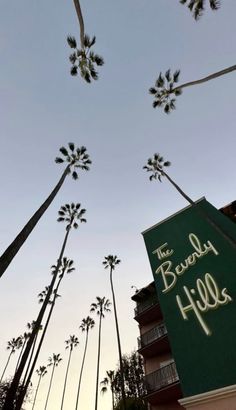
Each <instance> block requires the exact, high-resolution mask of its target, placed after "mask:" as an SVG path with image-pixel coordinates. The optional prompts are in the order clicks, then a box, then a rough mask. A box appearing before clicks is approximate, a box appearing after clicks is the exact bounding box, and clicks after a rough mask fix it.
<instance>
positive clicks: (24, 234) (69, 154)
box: [0, 142, 91, 277]
mask: <svg viewBox="0 0 236 410" xmlns="http://www.w3.org/2000/svg"><path fill="white" fill-rule="evenodd" d="M68 145H69V150H68V149H66V148H65V147H61V148H60V152H61V154H62V155H63V158H61V157H57V158H56V159H55V162H56V163H58V164H61V163H66V168H65V170H64V172H63V174H62V176H61V178H60V180H59V182H58V183H57V185H56V186H55V188H54V189H53V191H52V192H51V194H50V195H49V196H48V198H47V199H46V201H45V202H44V203H43V204H42V205H41V206H40V208H39V209H38V210H37V211H36V212H35V214H34V215H33V216H32V217H31V218H30V220H29V221H28V222H27V224H26V225H25V226H24V228H23V229H22V230H21V232H20V233H19V234H18V235H17V236H16V238H15V239H14V241H13V242H12V243H11V244H10V245H9V246H8V248H7V249H6V250H5V252H4V253H3V254H2V256H1V257H0V277H1V276H2V275H3V273H4V272H5V270H6V269H7V267H8V265H9V264H10V263H11V261H12V259H13V258H14V257H15V256H16V254H17V252H18V251H19V250H20V248H21V246H22V245H23V244H24V242H25V241H26V239H27V238H28V236H29V234H30V233H31V232H32V230H33V229H34V227H35V226H36V224H37V223H38V221H39V219H40V218H41V217H42V216H43V214H44V212H45V211H46V210H47V208H48V207H49V205H50V204H51V203H52V201H53V199H54V198H55V196H56V194H57V193H58V191H59V189H60V188H61V186H62V185H63V182H64V181H65V179H66V177H67V175H69V174H70V173H72V178H73V179H75V180H76V179H78V172H77V171H78V168H80V169H82V170H85V171H88V170H89V166H90V164H91V161H90V159H89V155H88V154H87V150H86V148H85V147H83V146H82V147H80V148H76V149H75V145H74V144H73V143H72V142H70V143H69V144H68Z"/></svg>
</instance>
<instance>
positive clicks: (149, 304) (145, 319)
mask: <svg viewBox="0 0 236 410" xmlns="http://www.w3.org/2000/svg"><path fill="white" fill-rule="evenodd" d="M132 300H133V301H135V302H136V307H135V316H134V319H135V320H136V321H137V322H138V324H139V330H140V336H139V338H138V352H139V353H140V354H141V355H142V356H143V359H144V368H145V374H146V376H145V381H144V382H145V386H146V389H147V396H146V399H147V401H148V403H149V405H150V410H177V409H181V408H183V407H182V406H180V405H179V403H178V399H180V398H182V391H181V387H180V382H179V377H178V374H177V370H176V366H175V362H174V359H173V356H172V353H171V348H170V344H169V339H168V334H167V330H166V326H165V323H164V322H163V316H162V312H161V308H160V304H159V302H158V297H157V294H156V289H155V284H154V282H152V283H150V284H149V285H148V286H146V287H145V288H142V289H140V290H139V291H137V292H136V293H135V295H133V296H132Z"/></svg>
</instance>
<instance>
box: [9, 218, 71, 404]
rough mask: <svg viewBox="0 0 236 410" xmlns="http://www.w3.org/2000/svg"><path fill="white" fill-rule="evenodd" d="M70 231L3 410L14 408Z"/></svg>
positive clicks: (68, 230) (22, 398)
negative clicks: (21, 379) (18, 389)
mask: <svg viewBox="0 0 236 410" xmlns="http://www.w3.org/2000/svg"><path fill="white" fill-rule="evenodd" d="M70 229H71V225H70V226H69V227H68V229H67V231H66V235H65V238H64V241H63V244H62V248H61V252H60V256H59V259H58V261H57V266H56V269H55V274H54V275H53V278H52V281H51V284H50V286H49V289H48V293H47V295H46V297H45V300H44V302H43V305H42V307H41V309H40V312H39V314H38V318H37V320H36V322H35V323H34V328H33V330H32V333H31V335H30V337H29V340H28V342H27V345H26V347H25V351H24V353H23V355H22V359H21V361H20V364H19V367H18V369H17V371H16V373H15V375H14V378H13V380H12V383H11V386H10V388H9V390H8V392H7V396H6V400H5V403H4V406H3V409H2V410H9V409H11V408H13V403H14V398H15V396H16V392H17V388H18V385H19V382H20V378H21V376H22V373H23V371H24V368H25V366H26V362H27V359H28V356H29V353H30V350H31V348H32V345H33V342H34V338H35V335H36V333H37V332H38V330H39V328H40V326H41V323H42V320H43V316H44V314H45V311H46V308H47V305H48V302H49V300H50V296H51V294H52V291H53V287H54V285H55V281H56V279H57V275H58V272H59V268H60V265H61V261H62V258H63V255H64V251H65V247H66V243H67V240H68V235H69V232H70ZM23 400H24V397H23V395H20V397H19V398H18V400H17V403H16V406H15V410H20V409H21V405H22V403H23Z"/></svg>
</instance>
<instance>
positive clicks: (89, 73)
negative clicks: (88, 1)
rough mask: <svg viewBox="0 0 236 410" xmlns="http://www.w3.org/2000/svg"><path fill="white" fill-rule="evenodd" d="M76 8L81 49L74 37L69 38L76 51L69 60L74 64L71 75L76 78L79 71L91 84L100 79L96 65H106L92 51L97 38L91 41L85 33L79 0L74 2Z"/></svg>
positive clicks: (68, 40)
mask: <svg viewBox="0 0 236 410" xmlns="http://www.w3.org/2000/svg"><path fill="white" fill-rule="evenodd" d="M74 6H75V10H76V13H77V17H78V20H79V26H80V48H78V47H77V42H76V39H75V38H74V37H71V36H68V37H67V42H68V45H69V46H70V47H71V48H72V49H74V52H72V54H71V55H70V58H69V59H70V62H71V63H72V67H71V70H70V73H71V75H72V76H76V75H77V74H78V71H79V72H80V75H81V77H82V78H83V79H84V80H85V81H86V82H87V83H91V80H97V79H98V73H97V71H96V69H95V65H97V66H102V65H103V64H104V60H103V58H102V57H101V56H99V55H98V54H95V53H94V52H93V51H92V50H91V47H92V46H93V45H94V44H95V42H96V37H95V36H93V37H92V39H90V37H89V36H88V35H87V34H85V33H84V19H83V14H82V11H81V6H80V2H79V0H74Z"/></svg>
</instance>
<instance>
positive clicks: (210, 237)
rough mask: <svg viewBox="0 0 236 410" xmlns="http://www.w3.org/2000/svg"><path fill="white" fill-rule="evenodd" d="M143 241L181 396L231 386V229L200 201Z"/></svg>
mask: <svg viewBox="0 0 236 410" xmlns="http://www.w3.org/2000/svg"><path fill="white" fill-rule="evenodd" d="M143 236H144V240H145V244H146V248H147V252H148V255H149V260H150V264H151V267H152V271H153V275H154V280H155V284H156V289H157V293H158V298H159V301H160V305H161V309H162V312H163V315H164V320H165V323H166V327H167V330H168V336H169V339H170V344H171V348H172V352H173V356H174V358H175V361H176V366H177V370H178V373H179V377H180V382H181V386H182V391H183V394H184V396H191V395H195V394H198V393H203V392H206V391H209V390H213V389H217V388H220V387H224V386H227V385H231V384H236V224H234V223H233V222H231V221H230V220H229V219H228V218H227V217H226V216H224V215H222V214H221V212H220V211H218V210H217V209H215V208H214V207H213V206H212V205H211V204H210V203H209V202H207V201H206V200H205V199H203V200H201V201H199V202H198V204H197V205H196V206H195V207H188V208H186V209H184V210H183V211H181V212H180V213H178V214H176V215H174V216H172V217H170V218H168V219H167V220H165V221H164V222H162V223H160V224H158V225H156V226H154V227H153V228H150V229H148V230H147V231H145V232H144V233H143ZM233 242H235V246H234V245H233Z"/></svg>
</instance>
